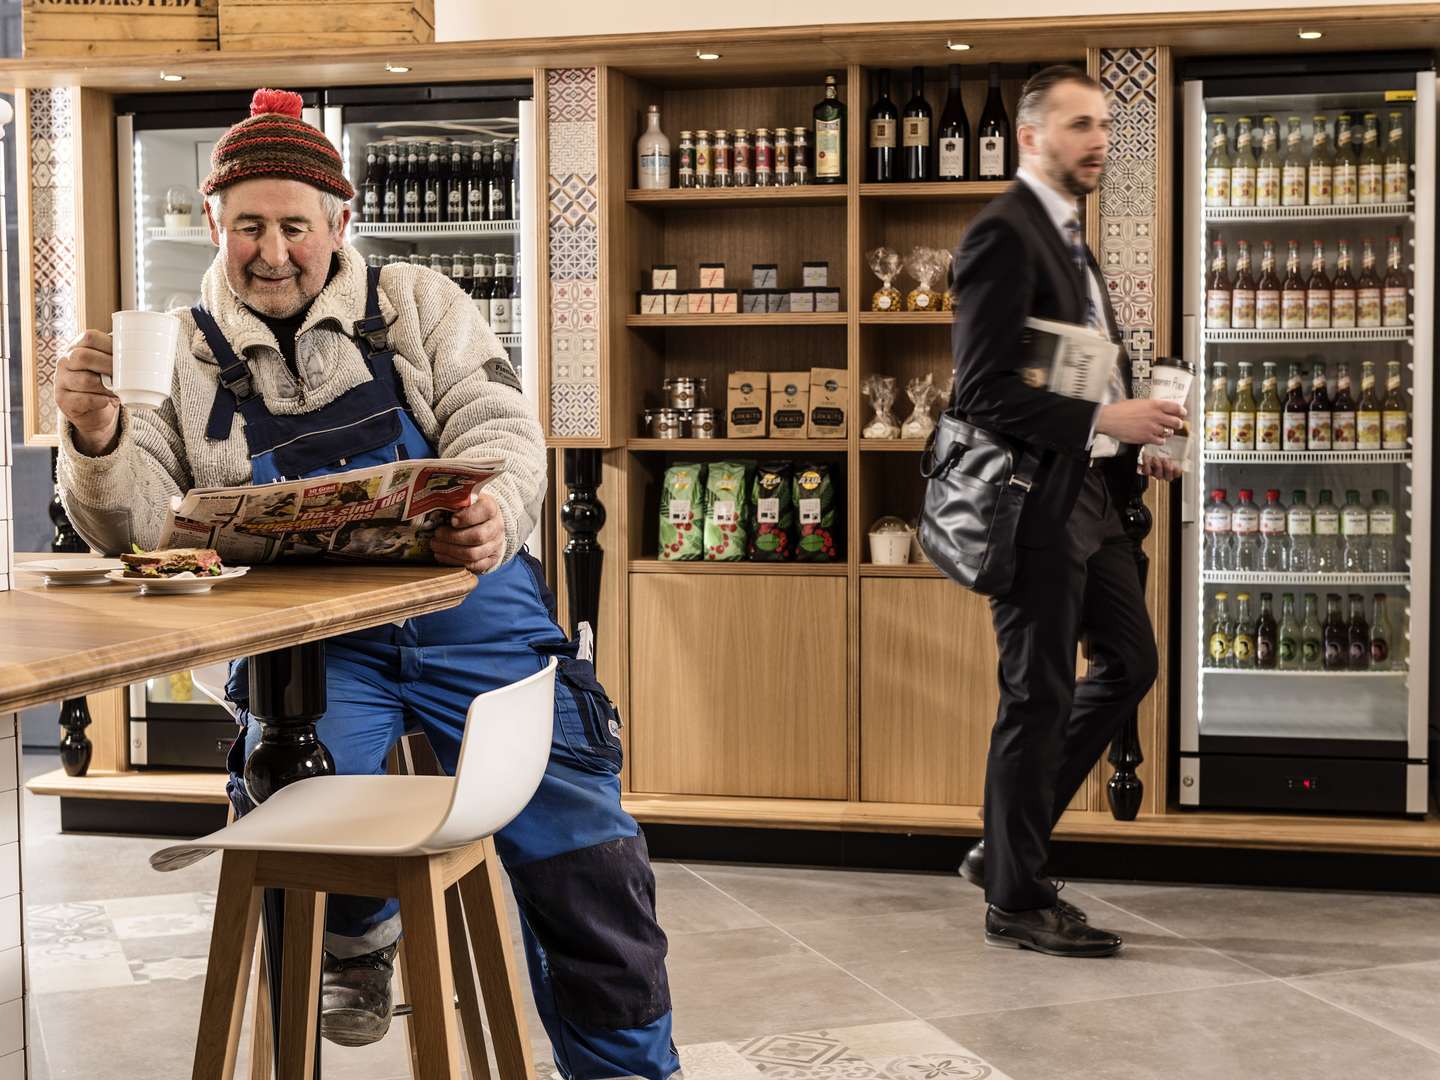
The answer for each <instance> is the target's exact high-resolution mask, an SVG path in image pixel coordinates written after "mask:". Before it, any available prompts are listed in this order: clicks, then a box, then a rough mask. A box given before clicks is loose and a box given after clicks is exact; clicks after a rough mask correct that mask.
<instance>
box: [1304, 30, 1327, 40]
mask: <svg viewBox="0 0 1440 1080" xmlns="http://www.w3.org/2000/svg"><path fill="white" fill-rule="evenodd" d="M1299 36H1300V40H1301V41H1319V40H1320V39H1321V38H1322V37H1324V36H1325V35H1324V34H1323V33H1321V32H1320V31H1319V30H1301V31H1300V35H1299Z"/></svg>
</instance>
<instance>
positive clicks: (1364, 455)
mask: <svg viewBox="0 0 1440 1080" xmlns="http://www.w3.org/2000/svg"><path fill="white" fill-rule="evenodd" d="M1410 457H1411V451H1409V450H1206V451H1205V463H1206V464H1207V465H1362V464H1364V465H1387V464H1399V463H1400V462H1405V461H1409V460H1410Z"/></svg>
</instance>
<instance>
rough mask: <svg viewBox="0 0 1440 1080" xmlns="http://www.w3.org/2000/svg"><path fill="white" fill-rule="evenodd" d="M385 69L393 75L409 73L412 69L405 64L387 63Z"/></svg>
mask: <svg viewBox="0 0 1440 1080" xmlns="http://www.w3.org/2000/svg"><path fill="white" fill-rule="evenodd" d="M385 70H386V71H388V72H389V73H390V74H391V75H405V74H408V73H409V71H410V69H409V68H408V67H406V66H405V65H404V64H386V65H385Z"/></svg>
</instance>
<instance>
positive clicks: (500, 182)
mask: <svg viewBox="0 0 1440 1080" xmlns="http://www.w3.org/2000/svg"><path fill="white" fill-rule="evenodd" d="M488 190H489V192H490V211H489V219H490V220H491V221H508V220H509V218H510V207H509V202H510V198H509V196H510V178H509V177H508V176H506V175H505V147H504V146H503V145H502V144H501V143H498V142H497V143H495V144H494V145H493V146H491V147H490V182H489V184H488Z"/></svg>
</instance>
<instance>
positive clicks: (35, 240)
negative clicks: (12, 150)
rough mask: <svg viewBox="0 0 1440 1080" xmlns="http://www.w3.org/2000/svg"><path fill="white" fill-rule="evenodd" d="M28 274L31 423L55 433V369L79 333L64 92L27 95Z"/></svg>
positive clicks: (70, 140)
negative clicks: (30, 294)
mask: <svg viewBox="0 0 1440 1080" xmlns="http://www.w3.org/2000/svg"><path fill="white" fill-rule="evenodd" d="M26 94H27V95H28V96H27V99H26V106H27V111H28V116H29V125H30V128H29V138H30V145H29V153H30V176H29V180H30V205H31V208H32V214H31V248H30V261H31V274H32V277H33V282H34V297H35V307H34V311H33V315H34V320H35V334H34V338H33V340H32V341H30V342H22V344H21V347H22V348H29V349H30V350H31V352H32V358H33V360H34V369H35V392H36V398H37V400H36V403H35V404H36V421H37V426H38V428H39V430H40V431H44V432H53V431H55V430H56V427H57V425H56V414H55V369H56V366H57V365H58V364H59V361H60V356H61V354H62V353H63V352H64V349H65V346H66V344H67V343H68V342H69V341H70V340H71V339H72V338H74V336H75V335H76V334H77V333H78V332H79V330H80V322H79V315H78V312H77V309H76V295H75V279H76V276H77V259H76V252H75V188H74V170H73V165H74V161H75V143H74V131H75V128H74V117H73V116H72V113H71V96H70V92H69V91H68V90H64V89H57V90H28V91H26Z"/></svg>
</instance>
